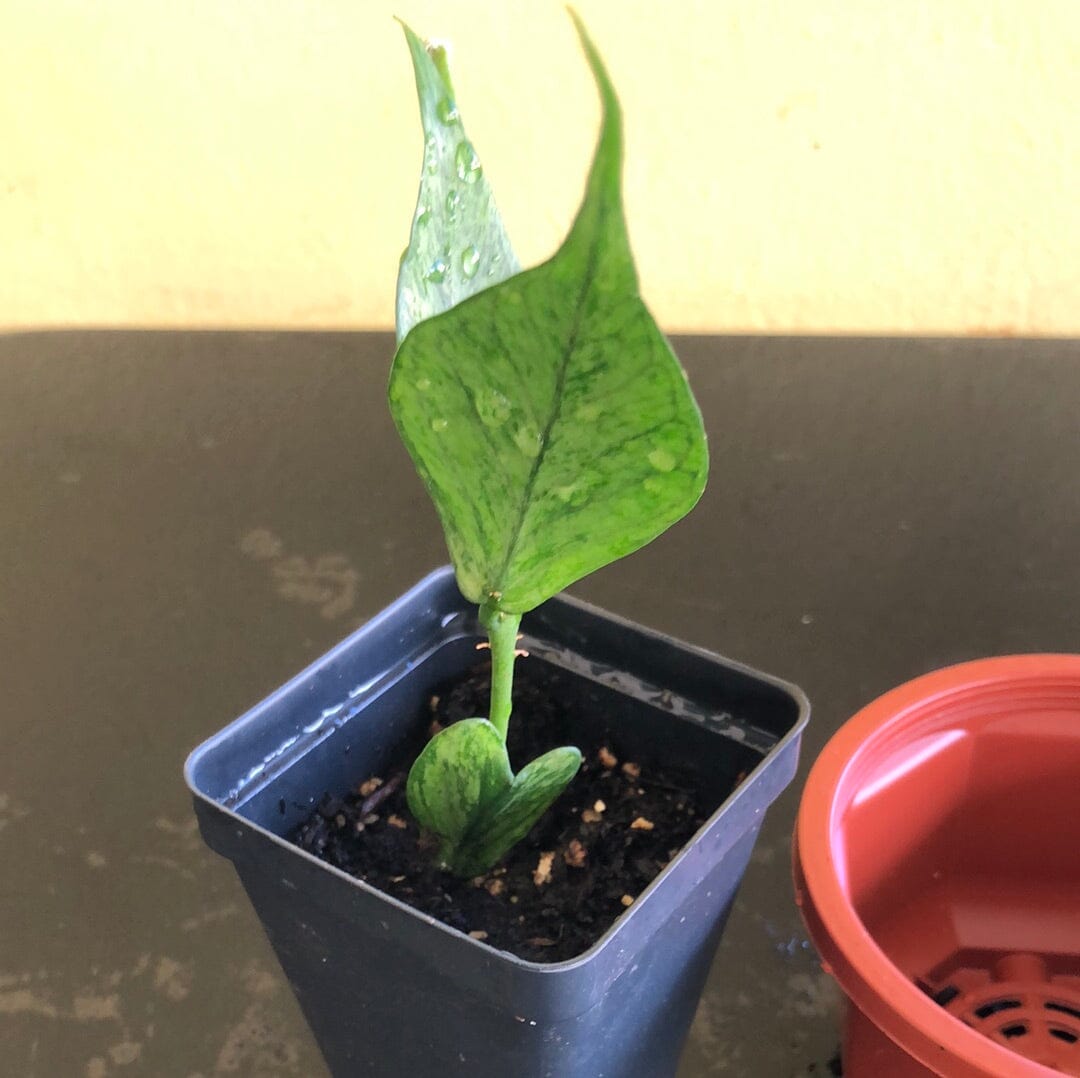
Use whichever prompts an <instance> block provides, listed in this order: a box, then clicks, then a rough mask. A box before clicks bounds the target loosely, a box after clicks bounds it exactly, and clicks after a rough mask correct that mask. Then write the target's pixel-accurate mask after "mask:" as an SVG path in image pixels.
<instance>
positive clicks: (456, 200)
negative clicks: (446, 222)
mask: <svg viewBox="0 0 1080 1078" xmlns="http://www.w3.org/2000/svg"><path fill="white" fill-rule="evenodd" d="M460 206H461V192H460V191H457V190H455V189H454V188H453V187H451V188H450V190H449V191H447V192H446V213H447V216H448V217H449V218H450V223H451V224H453V223H454V221H455V220H456V219H457V212H458V209H459V208H460Z"/></svg>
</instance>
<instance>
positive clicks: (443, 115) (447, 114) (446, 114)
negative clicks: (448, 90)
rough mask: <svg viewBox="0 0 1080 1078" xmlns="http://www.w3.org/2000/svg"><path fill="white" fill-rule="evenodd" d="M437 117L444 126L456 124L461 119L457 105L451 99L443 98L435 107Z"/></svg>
mask: <svg viewBox="0 0 1080 1078" xmlns="http://www.w3.org/2000/svg"><path fill="white" fill-rule="evenodd" d="M435 115H436V116H438V117H439V120H440V122H442V123H444V124H456V123H457V122H458V118H459V117H458V110H457V105H456V104H454V102H453V100H452V99H451V98H449V97H444V98H442V99H441V100H440V101H439V103H438V104H437V105H436V106H435Z"/></svg>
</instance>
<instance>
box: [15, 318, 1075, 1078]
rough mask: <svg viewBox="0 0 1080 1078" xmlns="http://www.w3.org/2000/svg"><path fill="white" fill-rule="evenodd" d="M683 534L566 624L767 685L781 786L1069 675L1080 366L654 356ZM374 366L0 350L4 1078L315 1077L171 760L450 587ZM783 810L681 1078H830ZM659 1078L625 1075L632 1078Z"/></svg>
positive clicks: (809, 356) (83, 341) (602, 579)
mask: <svg viewBox="0 0 1080 1078" xmlns="http://www.w3.org/2000/svg"><path fill="white" fill-rule="evenodd" d="M677 347H678V350H679V352H680V354H681V355H682V356H683V357H684V360H685V362H686V365H687V367H688V369H689V372H690V377H691V382H692V384H693V385H694V388H695V390H696V392H697V394H698V397H699V399H700V402H701V405H702V410H703V412H704V414H705V417H706V422H707V425H708V428H709V436H710V439H711V447H712V456H713V472H712V477H711V480H710V484H709V489H708V491H707V492H706V494H705V497H704V498H703V500H702V502H701V504H700V505H699V507H698V508H697V509H696V510H695V511H694V513H692V514H691V515H690V517H688V518H687V519H686V520H685V521H683V522H682V523H680V524H679V525H677V526H676V527H675V528H674V529H672V531H670V532H669V533H667V535H665V536H664V537H662V538H661V539H660V540H658V541H657V542H656V543H654V544H653V545H652V546H650V547H649V548H647V549H646V550H644V551H642V552H640V553H638V554H636V555H634V556H633V557H631V558H628V559H626V560H624V561H623V562H621V563H618V564H616V565H613V566H611V567H610V568H608V569H605V570H603V571H601V572H599V573H597V574H595V575H594V576H593V577H591V578H589V579H587V580H585V581H583V582H581V583H580V584H579V585H577V586H576V587H575V588H574V589H573V590H574V592H575V593H576V594H578V595H580V596H582V597H585V598H587V599H590V600H592V601H594V602H596V603H599V604H600V605H602V606H605V607H607V608H609V609H611V610H613V611H616V612H618V613H620V614H623V615H626V616H628V617H630V618H633V619H635V620H638V621H641V622H644V623H646V624H648V625H651V626H654V627H656V628H659V629H662V630H665V631H668V632H671V633H674V634H676V635H678V636H681V637H683V638H685V639H688V640H690V641H693V642H694V643H697V644H701V645H704V646H706V647H709V648H712V649H714V650H716V651H719V652H721V653H723V654H726V655H729V656H732V657H734V658H737V659H740V660H743V661H746V662H748V663H751V664H753V665H755V666H758V667H760V668H762V669H764V670H767V671H770V672H772V673H775V674H778V675H781V676H783V677H787V678H790V679H792V680H794V681H796V682H798V683H799V684H801V685H802V686H803V688H805V689H806V691H807V692H808V693H809V695H810V698H811V700H812V701H813V704H814V716H813V718H812V719H811V725H810V728H809V730H808V732H807V735H806V739H805V742H804V753H803V766H802V771H801V773H800V775H801V776H802V775H805V771H806V767H807V766H808V764H809V763H810V762H811V761H812V760H813V758H814V756H815V754H816V753H817V752H818V751H819V750H820V748H821V746H822V745H823V744H824V742H825V741H826V739H827V738H828V736H829V735H830V733H831V732H832V731H833V730H835V729H836V727H837V726H838V725H839V724H840V723H841V722H842V721H843V720H844V719H845V718H847V717H848V716H849V715H850V714H851V713H852V712H853V711H854V710H856V709H857V708H858V707H859V706H860V705H861V704H863V703H865V702H866V701H867V700H869V699H870V698H872V697H873V696H875V695H877V694H878V693H880V692H882V691H883V690H885V689H887V688H888V687H890V686H892V685H894V684H896V683H898V682H900V681H903V680H905V679H907V678H910V677H912V676H914V675H917V674H920V673H922V672H924V671H927V670H929V669H932V668H934V667H938V666H942V665H945V664H947V663H950V662H954V661H957V660H961V659H967V658H971V657H974V656H977V655H985V654H995V653H1005V652H1015V651H1035V650H1057V651H1077V650H1080V573H1078V569H1077V562H1078V554H1080V542H1078V540H1080V437H1078V435H1080V429H1078V427H1080V420H1078V406H1080V346H1078V344H1077V343H1075V342H1074V343H1063V342H1052V341H1044V342H1030V341H936V340H861V339H844V340H829V339H794V338H789V339H763V338H710V339H702V338H699V339H683V340H679V341H677ZM391 349H392V345H391V339H390V338H389V336H387V335H381V334H370V335H367V334H358V335H348V334H283V333H238V334H231V333H153V332H72V333H48V334H26V335H15V336H8V337H3V338H0V694H2V695H0V700H2V709H3V710H2V719H0V722H2V730H3V735H4V737H3V749H2V753H0V857H2V865H3V868H2V876H0V1074H2V1075H5V1076H7V1075H11V1076H19V1078H22V1076H26V1078H68V1076H71V1078H104V1076H107V1075H109V1076H111V1075H152V1076H157V1075H161V1076H167V1078H173V1076H179V1078H196V1076H198V1078H211V1076H217V1075H241V1076H266V1078H279V1076H293V1075H301V1076H304V1078H309V1076H310V1078H317V1076H319V1075H322V1074H324V1073H325V1071H324V1069H323V1067H322V1064H321V1062H320V1060H319V1057H318V1055H317V1052H316V1050H315V1048H314V1046H313V1043H312V1041H311V1038H310V1036H309V1034H308V1032H307V1030H306V1027H305V1025H304V1022H303V1020H302V1018H301V1016H300V1012H299V1010H298V1008H297V1006H296V1005H295V1003H294V1002H293V1000H292V997H291V995H290V993H289V991H288V988H287V986H286V985H285V984H284V981H283V978H282V976H281V974H280V972H279V970H278V968H277V966H276V964H275V961H274V958H273V956H272V954H271V951H270V948H269V946H268V944H267V943H266V941H265V940H264V938H263V936H262V933H261V930H260V928H259V925H258V922H257V921H256V919H255V917H254V915H253V914H252V913H251V911H250V909H249V907H248V906H247V904H246V901H245V899H244V896H243V894H242V892H241V890H240V887H239V885H238V883H237V882H236V879H235V878H234V876H233V872H232V869H231V868H230V867H229V866H228V865H227V864H226V863H225V862H223V861H221V860H219V859H218V858H216V857H215V856H214V855H213V854H210V853H209V852H206V851H204V849H203V847H202V845H201V843H200V839H199V837H198V834H197V832H196V830H195V824H194V820H193V817H192V813H191V809H190V805H189V801H188V796H187V793H186V791H185V788H184V786H183V782H182V779H181V765H182V762H183V759H184V756H185V755H186V753H187V751H188V750H189V749H190V748H191V747H192V746H194V745H195V744H196V743H197V742H199V741H201V740H202V739H203V738H205V737H206V736H207V735H208V734H210V733H211V732H213V731H214V730H216V729H218V728H219V727H220V726H222V725H224V723H225V722H226V721H227V720H229V719H230V718H232V717H234V716H235V715H237V714H238V713H240V712H241V711H242V710H244V709H245V708H246V707H248V706H249V705H250V704H252V703H254V702H255V701H257V700H259V699H260V698H261V697H262V696H264V695H265V694H266V693H267V692H268V691H269V690H270V689H272V688H274V687H275V686H276V685H278V684H279V683H281V682H282V681H283V680H285V679H286V678H287V677H288V676H289V675H291V674H293V673H294V672H296V671H297V670H298V669H300V668H301V667H302V666H304V665H306V664H307V663H308V662H309V661H310V660H311V659H313V658H314V657H315V656H317V655H318V654H320V653H321V652H322V651H324V650H325V649H326V648H327V647H329V646H330V645H331V644H333V643H334V642H335V641H336V640H338V639H339V638H341V637H342V636H344V635H345V634H346V633H347V632H349V631H350V630H351V629H352V628H353V627H355V626H356V625H357V624H359V623H361V622H362V621H364V620H365V619H366V618H367V617H368V616H369V615H371V614H373V613H375V612H376V611H378V610H379V609H380V608H381V607H383V606H384V605H385V604H386V603H387V602H389V601H390V600H391V599H393V598H394V597H395V596H396V595H398V594H399V593H400V592H401V591H403V590H404V589H405V588H406V587H407V586H408V585H409V584H411V583H412V582H414V581H415V580H416V579H418V578H419V577H420V576H421V575H422V574H423V573H425V572H426V571H427V570H429V569H430V568H432V567H434V566H435V565H437V564H440V563H441V562H443V561H445V553H444V548H443V541H442V536H441V533H440V532H439V529H438V525H437V522H436V520H435V517H434V513H433V511H432V509H431V507H430V505H429V503H428V501H427V498H426V495H425V494H424V492H423V490H422V488H421V487H420V484H419V482H418V480H416V478H415V476H414V474H413V473H412V470H411V465H410V463H409V461H408V458H407V456H406V454H405V452H404V450H403V449H402V448H401V446H400V444H399V443H398V441H397V438H396V436H395V435H394V432H393V429H392V427H391V424H390V420H389V417H388V414H387V410H386V405H385V402H384V386H385V382H386V375H387V370H388V366H389V361H390V355H391ZM800 784H801V778H800V780H799V781H797V782H796V783H795V784H794V786H793V787H792V788H791V790H789V791H788V793H787V794H786V795H785V796H784V797H783V798H782V799H781V800H780V801H779V802H778V803H777V804H776V805H775V806H774V808H773V810H772V812H771V814H770V816H769V818H768V821H767V823H766V825H765V828H764V831H763V833H762V836H761V840H760V842H759V845H758V847H757V849H756V851H755V853H754V857H753V862H752V864H751V868H750V871H749V873H748V876H747V878H746V881H745V884H744V886H743V889H742V892H741V895H740V898H739V901H738V905H737V908H736V911H735V913H734V915H733V917H732V920H731V922H730V926H729V928H728V932H727V935H726V937H725V940H724V944H723V947H722V950H721V952H720V954H719V956H718V958H717V960H716V963H715V966H714V969H713V973H712V976H711V980H710V984H709V987H708V989H707V991H706V994H705V997H704V999H703V1002H702V1004H701V1008H700V1010H699V1013H698V1017H697V1021H696V1023H695V1026H694V1029H693V1033H692V1036H691V1040H690V1044H689V1047H688V1050H687V1053H686V1056H685V1060H684V1064H683V1067H682V1069H681V1071H680V1078H705V1076H712V1075H724V1076H731V1078H786V1076H789V1075H806V1074H807V1073H817V1074H822V1073H827V1070H826V1067H825V1061H826V1060H827V1059H828V1057H829V1056H830V1055H831V1054H832V1052H833V1050H834V1048H835V1046H836V1033H835V1028H834V1023H835V1017H836V1011H837V996H836V992H835V990H834V989H833V988H832V986H831V984H830V981H829V979H828V978H827V977H826V976H825V975H824V974H822V973H821V971H820V969H819V967H818V965H817V963H816V961H815V958H814V956H813V954H812V953H811V951H810V950H809V947H808V944H807V943H806V939H805V935H804V933H803V931H802V928H801V925H800V922H799V919H798V916H797V914H796V911H795V907H794V904H793V902H792V897H791V888H790V883H789V856H790V846H789V839H788V836H789V832H790V829H791V825H792V821H793V818H794V812H795V808H796V804H797V796H798V787H799V785H800ZM643 1078H648V1076H643Z"/></svg>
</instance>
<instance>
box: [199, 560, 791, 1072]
mask: <svg viewBox="0 0 1080 1078" xmlns="http://www.w3.org/2000/svg"><path fill="white" fill-rule="evenodd" d="M523 629H524V632H525V637H526V639H525V644H524V646H526V647H527V648H528V649H529V651H530V653H531V654H532V655H533V656H537V657H540V658H541V659H542V660H543V661H546V662H551V663H554V664H556V665H558V666H561V667H563V668H565V669H568V670H570V671H572V672H573V673H575V674H577V675H579V676H580V678H581V683H582V689H583V691H585V692H587V693H589V694H591V695H592V697H593V698H594V699H595V701H596V704H597V707H596V708H595V710H596V711H597V713H598V714H603V715H604V718H605V720H606V722H607V723H608V724H609V725H614V726H616V728H617V729H618V731H619V740H620V744H621V745H623V746H624V748H625V751H627V752H630V753H633V752H635V750H637V749H639V747H640V749H641V750H645V751H643V752H642V755H646V754H647V755H650V756H653V757H654V758H658V759H660V760H662V761H663V762H664V763H665V765H671V766H676V767H678V768H681V769H686V770H689V771H692V772H693V773H694V774H696V775H698V776H700V781H701V785H702V789H703V790H704V791H706V793H707V794H709V795H714V803H716V804H718V805H719V807H718V808H717V810H716V811H715V812H714V813H713V815H712V816H711V817H710V818H709V820H708V822H707V823H706V824H705V825H704V826H703V827H702V828H701V829H700V830H699V831H698V833H697V834H696V835H695V836H694V838H693V840H692V841H691V842H690V843H689V844H688V845H687V846H686V847H685V848H684V849H683V850H682V852H681V853H680V854H679V855H678V856H677V857H676V858H675V859H674V860H673V861H672V862H671V863H670V864H669V865H668V866H667V867H666V868H665V869H664V871H663V872H662V873H661V874H660V875H659V876H658V877H657V878H656V879H655V880H654V881H653V883H652V884H651V885H650V886H649V887H648V888H647V889H646V890H645V891H644V892H643V893H642V894H641V896H639V898H638V899H637V901H635V903H634V904H633V906H632V907H630V909H629V910H627V912H626V913H625V914H623V915H622V916H621V917H619V918H618V919H617V921H616V922H615V923H614V924H613V925H612V926H611V928H610V929H609V930H608V931H607V933H606V934H605V935H604V936H603V937H602V938H601V939H600V940H599V941H598V942H597V943H596V944H594V945H593V946H592V947H591V948H590V949H589V950H588V951H586V952H585V953H584V954H582V955H580V956H579V957H577V958H574V959H571V960H569V961H565V962H558V963H551V964H539V963H534V962H528V961H524V960H522V959H519V958H516V957H514V956H512V955H509V954H507V953H506V952H503V951H496V950H495V949H493V948H491V947H489V946H488V945H487V944H485V943H481V942H477V941H475V940H473V939H470V938H469V937H468V936H466V935H464V934H463V933H460V932H458V931H456V930H454V929H451V928H448V927H446V926H445V925H442V924H440V923H438V922H437V921H434V920H432V919H431V918H430V917H427V916H425V915H423V914H421V913H418V912H417V911H415V910H413V909H411V908H409V907H408V906H405V905H403V904H401V903H400V902H398V901H396V900H395V899H393V898H390V897H388V896H386V895H384V894H382V893H381V892H379V891H376V890H375V889H373V888H371V887H369V886H368V885H367V884H365V883H363V882H361V881H359V880H356V879H354V878H352V877H350V876H347V875H345V874H344V873H342V872H340V871H338V870H337V869H335V868H332V867H331V866H329V865H327V864H325V863H323V862H321V861H319V860H317V859H316V858H314V857H312V856H310V855H309V854H307V853H305V852H302V851H301V850H299V849H298V848H296V847H295V846H293V845H292V844H291V843H290V842H289V841H288V839H287V837H286V836H287V835H289V834H290V833H291V832H292V831H293V830H294V829H295V827H296V826H297V825H298V824H299V823H300V822H301V821H302V819H303V818H304V817H306V816H307V814H308V813H309V812H310V806H311V804H312V802H313V801H314V800H316V799H318V798H319V797H320V796H321V795H322V794H323V793H324V791H327V790H329V791H331V792H343V791H344V790H346V789H348V788H349V786H350V785H351V784H354V783H355V782H356V780H357V777H358V776H364V775H367V774H374V773H378V772H380V771H381V770H383V768H384V767H385V766H387V765H388V764H390V763H391V762H392V760H393V758H394V755H395V752H396V750H397V749H398V748H399V746H401V745H402V743H403V742H404V741H405V740H407V739H409V738H410V737H415V735H416V733H417V730H418V727H419V726H420V725H421V724H423V723H424V722H425V719H424V717H423V716H424V714H425V705H426V701H427V698H428V697H429V695H430V693H431V691H432V689H433V687H434V686H436V685H439V684H440V683H442V682H445V681H446V680H447V679H448V678H449V677H452V676H453V675H454V674H455V673H458V672H464V671H465V670H466V669H468V668H469V667H470V666H471V665H472V664H474V663H475V661H476V653H475V650H474V645H475V643H476V642H477V640H478V639H479V638H480V637H481V636H482V633H481V631H480V629H479V626H478V624H477V621H476V617H475V608H473V607H471V606H470V605H469V604H468V603H466V602H465V601H464V600H463V599H462V597H461V595H460V594H459V593H458V590H457V587H456V585H455V583H454V577H453V574H452V572H451V571H450V570H449V569H440V570H438V571H437V572H435V573H433V574H431V575H430V576H429V577H427V578H426V579H425V580H423V581H422V582H421V583H420V584H418V585H417V586H416V587H415V588H413V589H412V590H411V591H410V592H408V594H406V595H405V596H403V597H402V598H401V599H399V600H398V601H397V602H396V603H394V604H393V605H392V606H391V607H389V608H388V609H387V610H385V611H383V613H381V614H380V615H379V616H378V617H376V618H375V619H374V620H372V621H371V622H369V623H368V624H366V625H365V626H363V627H362V628H361V629H359V630H358V631H357V632H355V633H354V634H353V635H352V636H350V637H349V638H348V639H346V640H345V641H344V642H342V643H341V644H339V645H338V646H337V647H336V648H334V649H333V650H332V651H330V652H329V653H328V654H326V655H325V656H323V658H321V659H319V660H318V661H317V662H316V663H314V664H313V665H312V666H310V667H309V668H308V669H307V670H305V671H304V672H303V673H302V674H300V675H299V676H298V677H296V678H294V679H293V680H292V681H290V682H289V683H288V684H287V685H285V686H284V687H283V688H281V689H279V690H278V691H277V692H275V693H274V694H273V695H272V696H270V697H269V698H268V699H266V700H264V701H263V702H262V703H261V704H259V705H258V706H256V707H255V708H253V709H252V710H251V711H249V712H248V713H247V714H246V715H244V716H242V717H241V718H239V719H237V720H236V721H235V722H233V723H232V724H231V725H230V726H228V727H226V728H225V729H224V730H222V731H221V732H220V733H218V734H217V735H215V736H214V737H212V738H211V739H210V740H209V741H207V742H205V743H204V744H203V745H201V746H200V747H199V748H197V749H196V750H195V751H194V752H193V753H192V754H191V756H190V757H189V758H188V761H187V765H186V768H185V774H186V777H187V781H188V785H189V786H190V787H191V790H192V793H193V794H194V800H195V810H196V814H197V816H198V819H199V825H200V828H201V830H202V834H203V837H204V839H205V840H206V842H207V843H208V844H209V845H210V846H211V847H212V848H213V849H214V850H216V851H217V852H218V853H220V854H222V855H223V856H225V857H227V858H228V859H229V860H230V861H232V862H233V864H234V865H235V867H236V870H237V872H238V873H239V876H240V879H241V881H242V882H243V885H244V887H245V888H246V890H247V892H248V895H249V897H250V898H251V901H252V904H253V905H254V907H255V909H256V911H257V913H258V914H259V917H260V918H261V919H262V922H263V925H264V927H265V929H266V932H267V934H268V936H269V937H270V940H271V942H272V943H273V945H274V948H275V950H276V951H277V955H278V958H279V959H280V961H281V965H282V967H283V968H284V970H285V973H286V975H287V976H288V978H289V981H290V983H291V984H292V986H293V989H294V991H295V992H296V995H297V998H298V999H299V1001H300V1004H301V1006H302V1007H303V1009H304V1012H305V1014H306V1016H307V1019H308V1021H309V1022H310V1024H311V1027H312V1030H313V1031H314V1034H315V1037H316V1040H317V1041H318V1043H319V1046H320V1048H321V1049H322V1052H323V1055H324V1056H325V1058H326V1062H327V1064H328V1065H329V1067H330V1070H331V1072H332V1073H333V1074H334V1076H335V1078H352V1076H355V1075H361V1074H363V1075H387V1076H390V1075H393V1076H395V1078H399V1076H403V1075H408V1076H409V1078H429V1076H430V1078H446V1076H447V1075H450V1074H461V1075H469V1076H478V1078H484V1076H488V1075H491V1076H495V1075H498V1076H499V1078H506V1076H507V1075H513V1076H515V1078H542V1076H551V1078H573V1076H588V1078H642V1076H645V1075H647V1076H649V1078H662V1076H664V1075H670V1074H673V1073H674V1071H675V1068H676V1065H677V1062H678V1057H679V1053H680V1050H681V1048H682V1044H683V1041H684V1039H685V1036H686V1032H687V1030H688V1028H689V1025H690V1021H691V1019H692V1018H693V1015H694V1010H695V1007H696V1005H697V1001H698V997H699V995H700V993H701V989H702V987H703V984H704V981H705V976H706V974H707V972H708V969H709V966H710V963H711V960H712V957H713V954H714V951H715V949H716V946H717V944H718V942H719V939H720V934H721V932H722V930H723V927H724V923H725V921H726V919H727V916H728V913H729V911H730V909H731V905H732V902H733V901H734V897H735V892H736V890H737V888H738V886H739V882H740V880H741V878H742V875H743V872H744V870H745V868H746V864H747V861H748V859H749V856H750V851H751V848H752V847H753V844H754V840H755V838H756V836H757V832H758V830H759V828H760V826H761V822H762V819H763V817H764V814H765V810H766V809H767V808H768V806H769V804H770V803H771V802H772V801H773V800H774V799H775V798H776V796H777V795H778V794H779V793H780V791H781V790H782V789H783V788H784V786H786V785H787V783H788V782H789V781H790V780H791V778H792V776H793V775H794V773H795V767H796V763H797V757H798V748H799V739H800V736H801V732H802V728H803V726H804V725H805V723H806V719H807V716H808V714H809V705H808V703H807V701H806V698H805V696H804V695H803V694H802V692H801V691H800V690H799V689H797V688H795V687H794V686H792V685H789V684H787V683H785V682H782V681H778V680H777V679H775V678H771V677H767V676H765V675H763V674H759V673H756V672H755V671H752V670H749V669H747V668H746V667H743V666H740V665H738V664H735V663H731V662H728V661H726V660H724V659H720V658H718V657H717V656H715V655H712V654H710V653H708V652H705V651H701V650H699V649H697V648H692V647H689V646H687V645H685V644H681V643H678V642H677V641H674V640H672V639H670V638H668V637H665V636H661V635H659V634H656V633H652V632H648V631H647V630H644V629H641V628H640V627H638V626H635V625H633V624H631V623H629V622H626V621H623V620H622V619H620V618H616V617H613V616H611V615H609V614H606V613H603V612H602V611H599V610H597V609H595V608H594V607H591V606H588V605H587V604H585V603H582V602H579V601H577V600H574V599H570V598H565V597H559V598H556V599H552V600H551V601H550V602H548V603H545V604H544V605H543V606H542V607H540V608H539V609H538V610H536V611H534V612H533V613H532V614H530V615H528V616H527V617H526V619H525V621H524V624H523ZM743 772H745V773H746V774H747V777H746V779H745V781H743V782H742V783H741V784H740V785H739V786H738V787H737V789H735V790H734V792H733V793H731V795H730V796H727V797H726V799H724V798H725V794H726V792H727V791H728V790H729V789H730V788H731V786H732V784H733V782H734V781H735V778H736V776H738V775H739V774H740V773H743ZM721 801H722V803H721Z"/></svg>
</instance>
